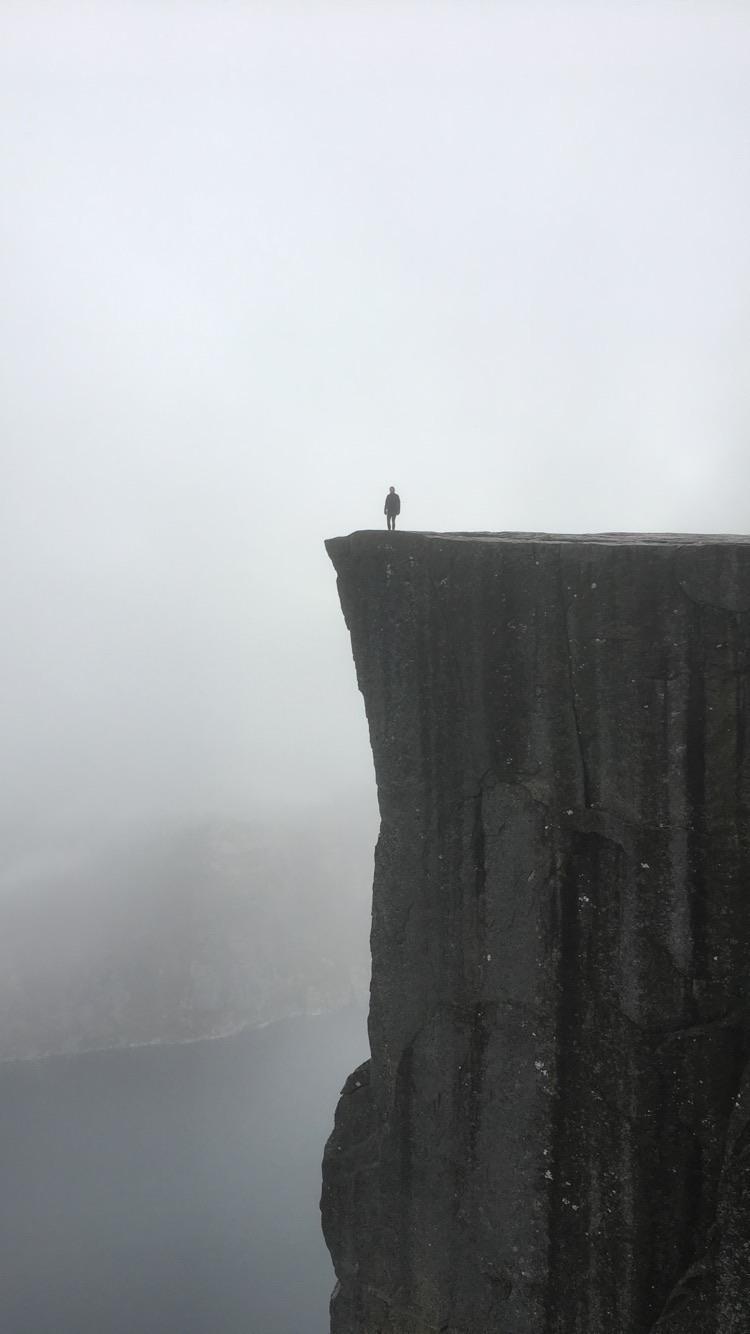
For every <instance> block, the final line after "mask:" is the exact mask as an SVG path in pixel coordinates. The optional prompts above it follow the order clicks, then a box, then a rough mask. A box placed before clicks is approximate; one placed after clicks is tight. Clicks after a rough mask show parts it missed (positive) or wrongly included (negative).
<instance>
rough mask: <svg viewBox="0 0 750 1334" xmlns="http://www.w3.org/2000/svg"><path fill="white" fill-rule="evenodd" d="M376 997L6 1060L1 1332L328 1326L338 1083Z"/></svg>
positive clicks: (271, 1332) (0, 1096)
mask: <svg viewBox="0 0 750 1334" xmlns="http://www.w3.org/2000/svg"><path fill="white" fill-rule="evenodd" d="M366 1055H367V1048H366V1039H365V1037H364V1024H363V1013H362V1011H361V1010H342V1011H340V1012H338V1013H337V1014H335V1015H322V1016H319V1017H317V1018H308V1019H293V1020H288V1021H287V1022H286V1023H283V1024H278V1025H274V1026H272V1027H271V1028H265V1029H262V1030H260V1031H258V1032H252V1033H246V1034H243V1035H241V1036H238V1037H235V1038H224V1039H218V1040H216V1041H204V1042H195V1043H188V1044H185V1045H183V1046H171V1047H166V1048H164V1047H161V1048H155V1047H149V1048H140V1049H138V1050H132V1051H127V1052H97V1053H90V1054H89V1055H87V1056H79V1057H74V1058H70V1057H68V1058H57V1059H50V1060H47V1061H41V1062H33V1063H27V1064H25V1065H19V1064H17V1063H13V1064H11V1065H2V1064H0V1139H1V1140H2V1145H3V1149H2V1152H0V1194H1V1195H2V1200H3V1206H2V1212H1V1214H0V1242H1V1243H2V1250H3V1256H4V1261H3V1317H2V1328H3V1331H4V1334H53V1331H54V1334H103V1331H107V1334H132V1332H133V1331H134V1330H139V1331H143V1334H208V1331H217V1332H218V1331H219V1330H220V1331H221V1332H222V1334H247V1331H248V1330H250V1331H252V1332H253V1334H261V1331H262V1332H263V1334H325V1331H326V1330H327V1328H328V1318H327V1312H328V1297H329V1295H330V1291H331V1289H332V1287H333V1272H332V1269H331V1265H330V1261H329V1260H328V1255H327V1252H326V1249H325V1246H324V1243H323V1238H322V1235H321V1232H320V1216H319V1211H318V1200H319V1197H320V1159H321V1157H322V1152H323V1145H324V1143H325V1140H326V1138H327V1136H328V1134H329V1132H330V1129H331V1125H332V1099H333V1098H335V1095H336V1092H337V1091H338V1089H339V1087H340V1086H341V1084H342V1083H343V1081H344V1079H345V1077H346V1075H347V1074H348V1072H349V1070H350V1069H352V1068H353V1067H354V1066H356V1065H357V1064H359V1062H360V1061H361V1060H362V1059H363V1058H364V1057H365V1056H366Z"/></svg>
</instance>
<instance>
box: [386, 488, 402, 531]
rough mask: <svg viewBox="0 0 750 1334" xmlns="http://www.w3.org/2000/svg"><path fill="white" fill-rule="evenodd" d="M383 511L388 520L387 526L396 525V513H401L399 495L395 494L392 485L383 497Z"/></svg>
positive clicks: (393, 526) (392, 526)
mask: <svg viewBox="0 0 750 1334" xmlns="http://www.w3.org/2000/svg"><path fill="white" fill-rule="evenodd" d="M383 513H384V515H385V517H386V519H387V520H388V528H389V530H390V529H391V528H395V527H396V515H397V514H400V513H401V497H400V496H399V495H398V494H397V492H396V488H395V486H392V487H391V489H390V491H389V492H388V495H387V496H386V498H385V508H384V509H383Z"/></svg>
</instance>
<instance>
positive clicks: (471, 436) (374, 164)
mask: <svg viewBox="0 0 750 1334" xmlns="http://www.w3.org/2000/svg"><path fill="white" fill-rule="evenodd" d="M0 125H2V131H0V241H1V244H0V266H1V271H0V282H1V284H2V286H1V288H0V290H1V291H2V294H3V295H2V301H1V302H0V419H1V420H0V425H1V432H0V442H1V443H0V449H1V455H2V457H1V462H2V473H1V474H0V475H1V476H2V487H1V488H0V556H1V557H2V568H3V572H4V573H3V579H2V582H1V585H0V624H2V626H3V631H4V633H3V665H2V672H0V734H1V735H2V737H3V745H2V747H1V748H0V756H1V758H0V783H1V784H2V790H3V792H4V793H5V794H7V797H6V799H5V802H4V804H5V808H6V813H7V814H9V815H10V816H12V818H14V819H24V818H29V819H43V818H44V819H47V818H49V817H50V816H51V815H59V814H61V813H62V815H70V816H71V817H75V818H78V817H80V816H81V815H89V814H91V815H93V816H96V815H97V813H99V812H105V813H110V814H111V813H119V812H127V813H130V812H132V811H136V812H138V811H143V812H145V813H153V812H154V811H156V812H158V811H160V810H164V811H165V812H169V813H173V812H175V811H177V812H180V811H183V810H184V811H189V810H200V811H203V810H211V811H220V812H232V813H237V812H239V813H242V812H243V811H248V812H251V811H253V810H255V809H256V808H257V807H258V806H259V805H260V806H261V807H266V808H274V807H275V806H277V805H278V806H281V805H284V804H288V803H291V804H294V803H296V802H299V801H306V800H310V801H313V800H326V799H335V797H336V795H337V793H338V792H339V791H340V790H341V789H344V788H349V787H351V786H354V787H356V786H357V785H362V786H363V787H364V788H367V785H368V784H370V777H369V766H370V761H369V753H368V749H367V743H366V734H365V728H364V721H363V713H362V708H361V703H360V701H359V697H358V696H357V693H356V687H355V680H354V671H353V667H352V666H351V663H350V660H349V647H348V642H347V639H346V634H345V630H344V626H343V621H342V619H341V616H340V612H339V610H338V605H337V601H336V594H335V584H334V576H333V571H332V569H331V567H330V566H329V564H328V562H327V559H326V557H325V555H324V552H323V548H322V540H323V538H324V537H325V536H330V535H332V534H334V533H337V532H347V531H350V530H352V529H355V528H362V527H378V526H380V525H381V524H382V522H383V520H382V505H383V496H384V493H385V491H386V489H387V486H388V485H389V484H391V483H394V484H395V485H396V486H397V488H398V490H399V491H400V493H401V496H402V499H403V505H404V508H403V516H402V518H403V525H404V526H405V527H413V528H431V529H451V528H480V529H514V528H519V529H564V530H571V531H575V530H592V529H607V528H616V529H628V528H633V529H649V528H656V529H675V530H681V529H682V530H693V531H697V530H713V531H738V532H741V531H746V530H747V528H748V521H747V510H748V504H749V503H750V501H749V499H748V497H749V496H750V464H749V463H748V459H749V458H750V454H749V452H748V428H749V425H750V389H749V387H748V386H749V383H750V382H749V379H748V371H747V352H748V340H749V336H750V246H749V245H748V234H750V226H749V224H750V209H749V205H750V143H749V142H748V141H749V139H750V6H748V5H747V4H746V3H741V4H736V5H728V4H722V3H721V2H720V0H711V3H708V0H706V3H704V4H690V3H689V2H688V3H686V2H685V0H680V3H675V4H664V3H659V0H653V2H652V0H649V3H646V0H643V2H642V3H641V2H640V0H629V2H628V3H618V2H617V0H609V2H608V3H598V4H591V5H584V4H580V3H576V2H575V0H571V3H565V0H558V3H555V4H542V3H535V2H534V0H519V2H518V3H515V2H513V0H508V2H507V3H502V2H501V0H498V2H497V3H486V4H479V3H471V0H468V2H465V3H453V4H439V3H431V2H430V0H423V2H422V3H419V4H409V3H401V4H398V5H396V4H392V5H391V4H388V3H385V2H384V0H380V2H379V3H372V4H364V3H356V0H351V2H350V3H349V4H347V5H345V4H343V3H341V4H339V5H330V6H327V7H324V6H321V5H318V4H315V3H311V4H307V5H304V6H303V5H299V6H292V5H284V4H283V3H276V4H273V5H271V4H252V3H244V4H238V3H231V0H230V2H228V3H219V2H217V0H210V2H209V0H179V2H178V0H174V2H173V3H166V2H165V0H162V2H161V3H160V2H159V0H148V2H147V0H129V2H128V3H110V2H109V0H100V2H98V3H89V4H75V3H72V2H71V0H50V3H48V4H38V3H34V0H24V3H22V4H21V3H19V4H15V3H12V0H0Z"/></svg>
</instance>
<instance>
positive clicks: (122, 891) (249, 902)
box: [0, 818, 373, 1060]
mask: <svg viewBox="0 0 750 1334" xmlns="http://www.w3.org/2000/svg"><path fill="white" fill-rule="evenodd" d="M371 835H372V831H371V829H370V826H369V825H368V824H367V821H366V819H365V820H362V821H360V820H359V819H357V818H355V819H353V820H346V821H344V822H342V823H341V824H339V823H336V824H332V823H330V822H326V821H322V822H321V821H319V820H318V821H312V820H311V821H308V822H305V821H300V822H299V823H296V824H295V823H292V822H289V823H286V824H285V823H282V822H276V823H274V824H263V823H260V822H258V823H251V822H243V821H240V820H204V821H194V822H184V823H181V824H180V823H171V824H169V825H161V826H158V827H156V826H149V827H146V826H140V827H137V828H131V829H130V830H129V831H127V832H126V833H123V832H120V833H119V834H117V835H103V836H102V837H101V838H93V839H92V838H91V837H90V836H89V837H88V838H86V839H85V840H84V841H79V842H78V843H76V842H75V841H73V842H68V843H64V842H60V843H57V844H55V843H53V844H51V845H50V846H48V847H47V848H46V849H45V850H44V851H42V852H40V850H39V848H38V847H35V849H34V852H33V853H29V854H28V855H27V856H25V857H24V856H23V855H22V854H20V853H19V852H18V851H16V853H15V855H14V856H13V857H12V858H11V859H10V860H9V861H7V862H6V865H5V866H4V867H3V868H2V869H1V870H0V1013H1V1014H2V1016H3V1017H2V1023H1V1024H0V1060H13V1059H29V1058H36V1057H41V1056H46V1055H55V1054H61V1053H72V1052H82V1051H92V1050H101V1049H108V1048H116V1047H128V1046H139V1045H146V1044H152V1043H173V1042H185V1041H192V1040H195V1039H198V1038H204V1037H215V1036H223V1035H226V1034H229V1033H233V1032H237V1031H239V1030H241V1029H243V1028H249V1027H259V1026H262V1025H264V1024H267V1023H271V1022H274V1021H275V1020H279V1019H284V1018H288V1017H290V1016H291V1015H295V1014H313V1013H319V1012H323V1011H328V1010H334V1009H338V1008H341V1007H343V1006H346V1005H349V1004H351V1003H362V1002H363V1001H364V1000H365V998H366V995H367V990H368V986H369V949H368V931H369V926H368V922H369V898H370V876H371V849H372V841H373V840H372V836H371Z"/></svg>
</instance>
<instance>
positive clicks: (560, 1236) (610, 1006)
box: [323, 532, 750, 1334]
mask: <svg viewBox="0 0 750 1334" xmlns="http://www.w3.org/2000/svg"><path fill="white" fill-rule="evenodd" d="M327 545H328V550H329V553H330V555H331V558H332V560H333V563H334V565H335V567H336V570H337V573H338V579H339V591H340V597H341V603H342V607H343V610H344V614H345V617H346V621H347V624H348V627H349V630H350V632H351V637H352V644H353V649H354V658H355V662H356V667H357V676H358V681H359V686H360V689H361V690H362V693H363V695H364V698H365V705H366V709H367V716H368V720H369V726H370V735H371V740H372V748H373V754H374V759H375V769H376V776H377V783H378V794H379V800H380V809H381V817H382V825H381V832H380V838H379V841H378V846H377V850H376V857H375V883H374V902H373V925H372V953H373V979H372V993H371V1009H370V1041H371V1049H372V1059H371V1062H370V1063H369V1064H368V1065H367V1066H365V1067H362V1068H361V1069H360V1070H359V1071H357V1072H356V1073H355V1075H354V1076H352V1077H351V1079H350V1080H349V1082H348V1083H347V1085H346V1088H345V1090H344V1092H343V1095H342V1097H341V1101H340V1103H339V1107H338V1111H337V1114H336V1126H335V1130H334V1132H333V1135H332V1137H331V1139H330V1141H329V1143H328V1145H327V1148H326V1155H325V1162H324V1184H323V1222H324V1230H325V1235H326V1239H327V1242H328V1245H329V1248H330V1250H331V1253H332V1256H333V1260H334V1264H335V1267H336V1272H337V1276H338V1280H339V1283H338V1287H337V1290H336V1293H335V1295H334V1299H333V1302H332V1330H333V1332H334V1334H427V1331H430V1332H432V1331H440V1332H441V1334H484V1332H485V1331H487V1332H488V1334H489V1331H493V1334H647V1332H648V1331H653V1332H654V1334H746V1331H747V1330H748V1329H750V1073H749V1072H748V1057H749V1055H750V1034H749V1031H748V986H747V976H748V962H749V961H750V844H749V838H748V809H749V808H748V795H749V788H750V767H749V766H750V744H749V741H750V738H749V737H748V700H747V692H748V680H749V679H750V542H748V540H747V539H743V538H702V537H673V536H665V537H639V536H635V537H634V536H628V535H612V536H609V535H605V536H596V537H579V538H568V537H548V536H536V535H499V536H495V535H490V534H450V535H432V534H416V533H406V532H402V533H390V534H385V533H377V534H376V533H357V534H354V535H353V536H351V537H348V538H338V539H335V540H333V541H331V542H329V543H328V544H327Z"/></svg>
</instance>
